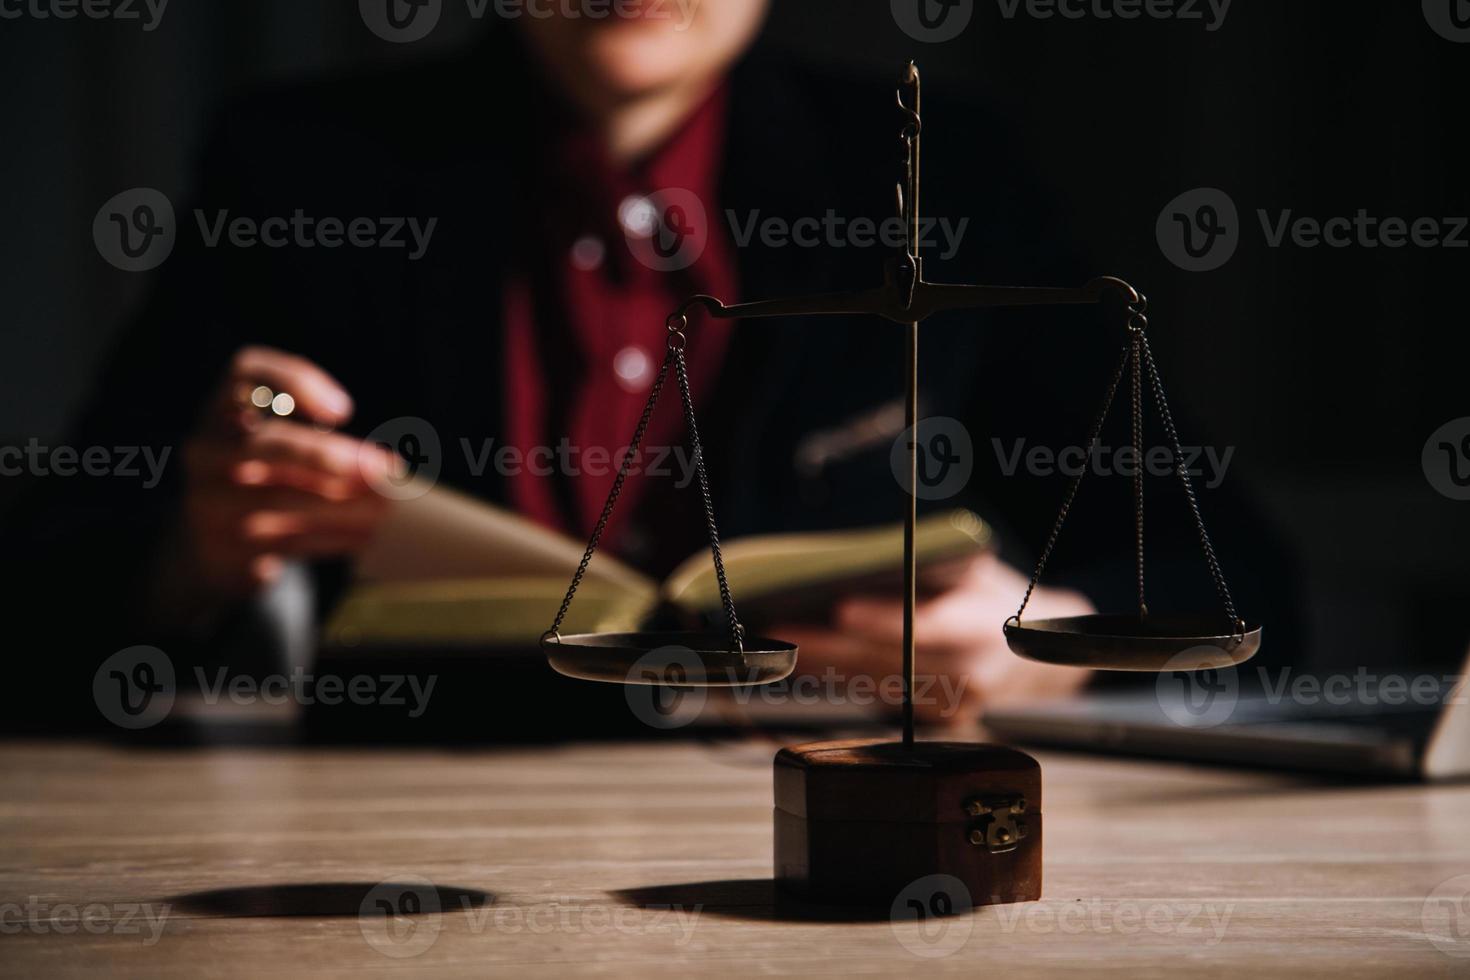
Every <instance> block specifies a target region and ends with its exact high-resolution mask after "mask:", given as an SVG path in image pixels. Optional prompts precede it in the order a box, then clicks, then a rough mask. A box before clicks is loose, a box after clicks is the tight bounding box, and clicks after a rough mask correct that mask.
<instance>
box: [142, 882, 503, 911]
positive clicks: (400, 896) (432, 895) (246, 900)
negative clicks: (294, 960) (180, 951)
mask: <svg viewBox="0 0 1470 980" xmlns="http://www.w3.org/2000/svg"><path fill="white" fill-rule="evenodd" d="M168 901H169V902H171V903H172V904H173V905H174V907H175V908H176V909H177V910H179V911H183V912H192V913H195V914H197V915H213V916H223V917H228V918H274V917H278V916H293V915H306V916H339V915H340V916H358V915H365V914H370V913H373V912H383V913H390V912H391V913H392V914H393V915H422V914H424V913H433V912H440V911H444V912H447V911H451V910H454V909H461V908H464V909H470V908H479V907H481V906H483V905H490V904H492V903H493V902H494V901H495V896H494V895H491V894H490V893H489V892H482V891H478V890H476V889H473V888H452V887H443V886H437V885H430V884H429V883H427V882H416V881H403V882H398V881H385V882H360V881H332V882H312V883H307V884H296V885H255V886H248V887H241V888H216V889H212V890H210V891H200V892H189V893H188V894H185V895H175V896H173V897H172V898H169V899H168Z"/></svg>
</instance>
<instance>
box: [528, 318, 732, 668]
mask: <svg viewBox="0 0 1470 980" xmlns="http://www.w3.org/2000/svg"><path fill="white" fill-rule="evenodd" d="M688 322H689V321H688V318H687V317H685V316H684V315H683V314H675V315H674V316H671V317H670V318H669V322H668V334H669V338H668V349H667V351H666V352H665V354H664V360H663V364H661V365H660V366H659V369H658V376H657V377H656V378H654V381H653V387H652V389H650V391H649V392H648V402H647V403H646V404H645V405H644V406H643V414H642V415H641V416H640V417H639V419H638V427H637V428H636V429H635V430H634V431H633V438H632V439H631V440H629V442H628V448H627V450H626V451H625V452H624V453H623V458H622V461H621V462H620V463H619V464H618V475H617V477H616V478H615V479H614V480H613V485H612V488H611V489H610V490H609V491H608V494H607V501H606V502H605V503H604V504H603V505H602V514H601V516H599V517H598V518H597V524H596V525H595V526H594V527H593V529H592V535H591V537H589V538H588V540H587V550H586V551H585V552H583V553H582V561H581V562H580V563H579V564H578V565H577V570H576V572H574V573H573V574H572V581H571V584H570V585H568V586H567V594H566V596H565V597H564V598H563V599H562V601H561V608H560V609H558V610H557V612H556V619H555V621H554V622H553V623H552V624H551V628H550V629H549V630H547V631H546V632H545V633H543V634H542V635H541V638H542V639H543V640H545V639H547V638H548V637H552V636H555V637H558V638H559V637H560V636H561V625H562V622H563V621H565V619H566V615H567V611H568V610H569V609H570V608H571V606H572V599H573V598H574V597H575V596H576V594H577V587H578V586H580V585H581V584H582V578H583V577H584V576H585V575H586V574H587V566H588V565H589V564H591V562H592V555H593V554H594V553H595V552H596V551H597V546H598V544H599V543H600V542H601V540H602V535H603V532H604V531H605V530H606V529H607V522H608V520H609V519H610V518H611V517H612V512H613V507H614V506H615V505H616V504H617V502H618V496H619V495H620V494H621V493H622V491H623V484H624V483H625V482H626V480H627V478H628V468H629V467H630V466H631V465H632V461H633V457H634V455H635V454H636V453H637V452H638V447H639V446H640V445H641V444H642V443H643V436H644V434H645V433H646V432H647V431H648V423H649V420H650V419H651V418H652V417H653V410H654V407H655V406H656V405H657V404H658V398H659V395H660V394H662V392H663V388H664V383H665V382H666V381H667V380H668V376H669V367H670V365H672V366H673V368H674V374H675V377H676V378H677V379H678V385H679V396H680V400H681V401H682V402H683V406H684V423H685V425H686V426H687V427H688V429H689V441H690V445H691V447H692V448H693V451H694V470H695V473H696V474H698V476H699V490H700V496H701V498H702V499H703V503H704V520H705V527H706V528H707V529H708V531H709V546H710V554H711V555H712V556H713V557H714V564H715V577H716V578H717V579H718V580H719V585H720V602H721V604H722V605H723V606H724V609H725V617H726V619H727V621H728V622H729V628H730V643H731V649H733V650H735V651H737V652H739V653H741V654H742V655H743V654H744V652H745V627H743V626H741V625H740V620H739V618H738V617H737V616H736V615H735V600H734V598H733V597H732V596H731V595H730V583H729V581H728V580H727V579H726V577H725V560H724V556H723V555H722V554H721V553H720V532H719V529H718V528H717V527H716V525H715V510H714V501H713V499H712V498H711V496H710V490H709V475H708V472H707V471H706V469H705V465H704V446H703V444H702V443H701V442H700V440H699V426H698V424H697V423H696V422H695V420H694V398H693V396H692V395H691V394H690V391H689V370H688V366H687V365H686V363H685V361H684V344H685V336H684V332H683V329H682V328H683V327H685V326H687V325H688Z"/></svg>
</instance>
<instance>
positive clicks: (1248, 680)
mask: <svg viewBox="0 0 1470 980" xmlns="http://www.w3.org/2000/svg"><path fill="white" fill-rule="evenodd" d="M1246 688H1248V691H1247V690H1244V689H1246ZM984 724H985V726H986V728H988V729H989V730H990V732H991V733H992V734H993V735H994V736H995V737H997V738H998V739H1001V740H1004V741H1009V742H1016V743H1019V744H1023V745H1024V744H1031V745H1045V746H1055V747H1064V748H1076V749H1083V750H1087V751H1095V752H1105V753H1114V754H1136V755H1148V756H1155V757H1163V758H1176V759H1188V760H1193V761H1203V762H1218V763H1229V764H1239V765H1247V766H1258V767H1270V768H1288V769H1299V770H1311V771H1318V772H1331V773H1351V774H1353V775H1360V776H1376V777H1392V778H1403V779H1416V780H1446V779H1455V778H1463V777H1465V776H1470V655H1467V657H1466V658H1465V660H1464V661H1463V662H1462V663H1461V664H1460V667H1459V669H1458V671H1456V672H1454V673H1451V674H1447V675H1444V676H1439V675H1434V674H1418V675H1412V676H1406V675H1405V674H1403V673H1394V672H1393V671H1385V672H1383V673H1381V674H1375V673H1373V672H1370V671H1367V670H1365V669H1356V670H1354V671H1353V672H1351V673H1348V672H1343V673H1338V674H1309V673H1302V674H1295V675H1293V674H1291V673H1290V672H1287V671H1280V672H1277V673H1275V674H1274V675H1269V674H1265V673H1264V672H1263V673H1262V674H1259V675H1255V676H1253V675H1252V674H1251V667H1250V665H1249V664H1245V665H1242V666H1241V667H1240V668H1237V669H1236V670H1232V671H1201V672H1199V673H1196V674H1187V673H1182V672H1173V673H1166V674H1160V675H1158V676H1157V678H1156V679H1155V680H1154V681H1153V682H1152V683H1149V684H1147V685H1145V686H1143V687H1140V688H1138V689H1135V690H1131V691H1127V692H1122V691H1109V692H1102V691H1099V692H1093V693H1089V694H1085V695H1081V696H1078V697H1076V698H1072V699H1069V700H1066V701H1056V702H1050V703H1039V704H1034V705H1028V706H1024V707H1013V708H996V709H993V710H990V711H987V712H986V713H985V715H984Z"/></svg>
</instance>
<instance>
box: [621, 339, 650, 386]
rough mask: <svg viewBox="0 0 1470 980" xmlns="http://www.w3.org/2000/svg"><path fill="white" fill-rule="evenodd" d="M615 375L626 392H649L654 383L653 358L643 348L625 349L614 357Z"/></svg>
mask: <svg viewBox="0 0 1470 980" xmlns="http://www.w3.org/2000/svg"><path fill="white" fill-rule="evenodd" d="M613 375H614V377H616V378H617V379H618V386H619V387H620V388H622V389H623V390H624V391H628V392H638V391H647V390H648V386H649V385H650V384H652V383H653V358H651V357H649V356H648V352H647V351H645V350H644V349H643V348H642V347H624V348H623V349H622V350H620V351H618V352H617V354H615V355H613Z"/></svg>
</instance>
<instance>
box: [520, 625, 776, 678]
mask: <svg viewBox="0 0 1470 980" xmlns="http://www.w3.org/2000/svg"><path fill="white" fill-rule="evenodd" d="M541 649H542V651H543V652H544V653H545V654H546V660H547V662H548V663H550V664H551V666H552V668H553V669H554V670H556V672H557V673H559V674H565V675H566V676H568V677H576V678H578V679H580V680H584V681H606V682H609V683H612V684H666V685H669V686H671V687H750V686H753V685H757V684H770V683H772V682H773V681H779V680H782V679H784V678H786V677H789V676H790V675H791V672H792V671H793V670H795V669H796V644H794V643H785V642H783V641H781V640H769V639H765V638H764V637H751V638H747V639H746V640H745V653H744V655H743V656H742V655H741V654H740V653H737V652H735V651H732V650H731V649H730V635H729V634H728V633H579V634H574V635H572V636H563V637H560V638H557V637H555V636H548V637H546V638H544V639H542V641H541Z"/></svg>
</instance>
